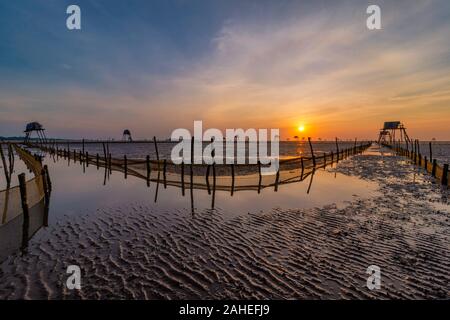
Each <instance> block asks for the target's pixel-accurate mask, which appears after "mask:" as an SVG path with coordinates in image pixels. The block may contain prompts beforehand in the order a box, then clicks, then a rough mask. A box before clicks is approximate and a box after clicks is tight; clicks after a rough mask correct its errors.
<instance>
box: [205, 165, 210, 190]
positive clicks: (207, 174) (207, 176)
mask: <svg viewBox="0 0 450 320" xmlns="http://www.w3.org/2000/svg"><path fill="white" fill-rule="evenodd" d="M210 168H211V166H210V165H209V164H208V165H207V167H206V188H207V189H208V194H211V188H210V186H209V171H210Z"/></svg>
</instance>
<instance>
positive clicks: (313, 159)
mask: <svg viewBox="0 0 450 320" xmlns="http://www.w3.org/2000/svg"><path fill="white" fill-rule="evenodd" d="M308 142H309V148H310V149H311V156H312V161H313V166H314V168H315V167H316V158H315V157H314V150H313V146H312V143H311V137H308Z"/></svg>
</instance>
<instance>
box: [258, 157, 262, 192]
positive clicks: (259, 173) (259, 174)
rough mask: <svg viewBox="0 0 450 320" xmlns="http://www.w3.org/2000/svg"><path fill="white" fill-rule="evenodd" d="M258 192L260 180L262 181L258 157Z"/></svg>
mask: <svg viewBox="0 0 450 320" xmlns="http://www.w3.org/2000/svg"><path fill="white" fill-rule="evenodd" d="M258 176H259V177H258V178H259V181H258V193H261V182H262V175H261V161H259V159H258Z"/></svg>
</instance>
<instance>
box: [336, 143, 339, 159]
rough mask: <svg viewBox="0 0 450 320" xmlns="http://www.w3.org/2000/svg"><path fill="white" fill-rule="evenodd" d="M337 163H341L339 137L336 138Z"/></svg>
mask: <svg viewBox="0 0 450 320" xmlns="http://www.w3.org/2000/svg"><path fill="white" fill-rule="evenodd" d="M336 162H339V143H338V138H337V137H336Z"/></svg>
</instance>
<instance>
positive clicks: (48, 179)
mask: <svg viewBox="0 0 450 320" xmlns="http://www.w3.org/2000/svg"><path fill="white" fill-rule="evenodd" d="M44 170H45V177H46V179H47V187H48V191H49V194H50V193H51V192H52V181H51V180H50V174H49V172H48V166H47V165H45V166H44Z"/></svg>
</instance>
